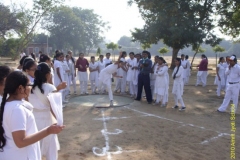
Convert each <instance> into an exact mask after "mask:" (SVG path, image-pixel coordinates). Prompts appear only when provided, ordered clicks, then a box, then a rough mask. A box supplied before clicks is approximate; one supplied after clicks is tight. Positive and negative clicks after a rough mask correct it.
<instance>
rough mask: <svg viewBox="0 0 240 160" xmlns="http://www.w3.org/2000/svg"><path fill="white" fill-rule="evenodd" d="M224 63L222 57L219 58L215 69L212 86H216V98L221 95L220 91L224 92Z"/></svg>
mask: <svg viewBox="0 0 240 160" xmlns="http://www.w3.org/2000/svg"><path fill="white" fill-rule="evenodd" d="M224 63H225V59H224V57H220V58H219V63H218V65H217V68H216V77H215V81H214V84H216V85H217V91H216V92H217V96H220V95H221V90H224V89H225V85H226V80H225V71H226V68H225V66H224Z"/></svg>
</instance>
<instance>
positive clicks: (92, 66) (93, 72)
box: [89, 56, 99, 94]
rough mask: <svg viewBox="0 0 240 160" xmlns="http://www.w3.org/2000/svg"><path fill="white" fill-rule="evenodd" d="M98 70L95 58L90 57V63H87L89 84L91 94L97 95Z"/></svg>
mask: <svg viewBox="0 0 240 160" xmlns="http://www.w3.org/2000/svg"><path fill="white" fill-rule="evenodd" d="M98 70H99V66H98V63H97V62H95V57H94V56H91V62H90V63H89V71H90V74H89V80H90V82H91V89H92V94H97V87H98V78H99V76H98Z"/></svg>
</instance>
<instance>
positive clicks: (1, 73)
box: [0, 66, 11, 104]
mask: <svg viewBox="0 0 240 160" xmlns="http://www.w3.org/2000/svg"><path fill="white" fill-rule="evenodd" d="M10 72H11V69H10V68H9V67H8V66H0V104H1V103H2V96H3V91H4V87H5V81H6V78H7V76H8V75H9V74H10Z"/></svg>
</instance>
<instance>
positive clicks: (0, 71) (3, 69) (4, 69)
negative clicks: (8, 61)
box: [0, 66, 11, 84]
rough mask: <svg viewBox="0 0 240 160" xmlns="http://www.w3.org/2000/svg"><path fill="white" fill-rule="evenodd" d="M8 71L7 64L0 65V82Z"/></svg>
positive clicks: (0, 82) (9, 70)
mask: <svg viewBox="0 0 240 160" xmlns="http://www.w3.org/2000/svg"><path fill="white" fill-rule="evenodd" d="M10 72H11V69H10V68H9V67H8V66H0V84H2V83H3V80H4V78H6V77H7V76H8V75H9V73H10Z"/></svg>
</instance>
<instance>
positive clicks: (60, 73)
mask: <svg viewBox="0 0 240 160" xmlns="http://www.w3.org/2000/svg"><path fill="white" fill-rule="evenodd" d="M63 59H64V55H63V53H57V54H56V60H54V85H55V87H56V86H58V85H59V84H61V83H62V82H66V83H67V79H64V78H65V77H66V76H64V74H65V70H64V68H63V64H62V63H63V62H62V61H63ZM60 92H61V94H62V101H63V103H67V102H68V101H67V100H66V96H67V94H68V91H67V89H62V90H61V91H60Z"/></svg>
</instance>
